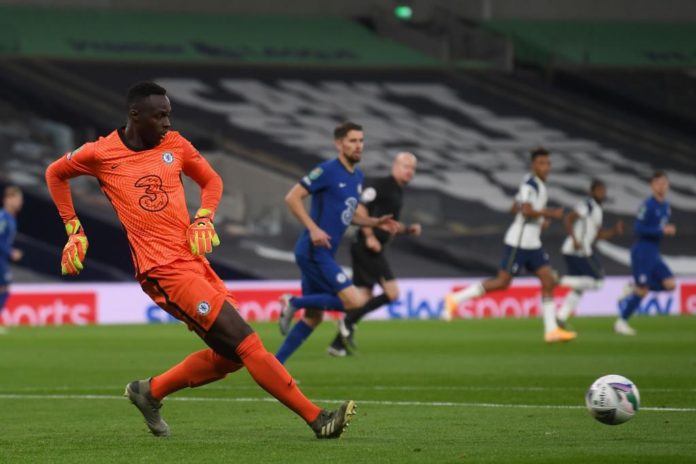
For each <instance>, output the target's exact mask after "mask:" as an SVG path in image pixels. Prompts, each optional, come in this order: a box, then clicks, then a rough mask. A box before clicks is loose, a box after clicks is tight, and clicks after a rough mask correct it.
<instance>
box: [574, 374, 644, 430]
mask: <svg viewBox="0 0 696 464" xmlns="http://www.w3.org/2000/svg"><path fill="white" fill-rule="evenodd" d="M585 404H586V405H587V409H588V411H590V414H592V417H594V418H595V419H597V420H598V421H599V422H601V423H603V424H608V425H619V424H623V423H624V422H626V421H628V420H630V419H631V418H632V417H633V416H634V415H635V414H636V412H638V408H639V407H640V394H639V393H638V388H637V387H636V385H635V384H634V383H633V382H631V381H630V380H629V379H627V378H626V377H623V376H621V375H613V374H612V375H605V376H603V377H600V378H598V379H597V380H595V381H594V383H593V384H592V385H591V386H590V389H589V390H588V391H587V394H586V395H585Z"/></svg>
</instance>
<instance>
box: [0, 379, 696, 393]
mask: <svg viewBox="0 0 696 464" xmlns="http://www.w3.org/2000/svg"><path fill="white" fill-rule="evenodd" d="M298 383H299V382H298ZM344 387H350V388H354V389H358V390H375V391H513V392H550V391H584V390H585V389H584V388H575V387H522V386H520V387H515V386H502V385H501V386H496V385H345V384H344V385H307V386H306V388H307V389H314V390H321V389H332V390H334V389H336V388H344ZM588 387H589V385H588ZM122 388H123V386H120V385H51V386H50V387H15V388H11V389H9V388H8V389H2V388H0V394H2V393H16V392H34V391H35V392H45V391H94V390H102V391H117V390H121V389H122ZM204 389H205V390H219V391H227V392H231V391H238V390H258V389H259V387H258V386H257V385H234V384H230V385H227V386H223V385H206V386H205V387H204ZM640 391H641V392H666V393H669V392H696V388H661V387H654V388H649V387H648V388H641V389H640Z"/></svg>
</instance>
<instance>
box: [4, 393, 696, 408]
mask: <svg viewBox="0 0 696 464" xmlns="http://www.w3.org/2000/svg"><path fill="white" fill-rule="evenodd" d="M124 399H125V398H124V397H123V396H117V395H64V394H41V395H32V394H21V393H3V394H0V400H124ZM167 401H182V402H187V401H188V402H222V403H275V402H277V401H278V400H276V399H275V398H253V397H248V398H244V397H239V398H213V397H200V396H180V397H173V398H171V397H170V398H167ZM312 401H314V402H321V403H340V402H342V401H343V400H340V399H325V398H313V399H312ZM355 402H356V403H358V404H359V405H360V404H372V405H376V406H425V407H435V408H495V409H505V408H508V409H585V406H582V405H563V404H514V403H511V404H506V403H473V402H469V403H466V402H464V403H459V402H452V401H397V400H355ZM640 410H641V411H653V412H696V408H674V407H659V406H656V407H643V408H640Z"/></svg>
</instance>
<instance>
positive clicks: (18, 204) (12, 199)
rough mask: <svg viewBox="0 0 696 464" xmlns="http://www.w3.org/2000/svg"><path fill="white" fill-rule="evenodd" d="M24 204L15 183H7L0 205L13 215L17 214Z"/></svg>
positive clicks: (20, 192) (22, 196)
mask: <svg viewBox="0 0 696 464" xmlns="http://www.w3.org/2000/svg"><path fill="white" fill-rule="evenodd" d="M23 204H24V195H22V191H21V190H20V188H19V187H17V186H16V185H8V186H7V187H5V192H4V195H3V197H2V207H3V208H4V209H5V211H7V212H8V213H10V214H12V215H13V216H14V215H15V214H17V213H18V212H19V211H20V210H21V209H22V205H23Z"/></svg>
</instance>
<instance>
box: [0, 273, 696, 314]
mask: <svg viewBox="0 0 696 464" xmlns="http://www.w3.org/2000/svg"><path fill="white" fill-rule="evenodd" d="M628 280H629V278H628V277H609V278H607V280H606V283H605V285H604V287H603V288H602V289H601V290H598V291H593V292H587V293H586V294H585V297H584V298H583V299H582V301H581V302H580V306H579V308H578V311H577V313H578V314H577V315H578V316H615V315H616V301H617V299H618V298H619V296H620V294H621V292H622V290H623V287H624V285H625V284H626V282H627V281H628ZM476 281H478V279H403V280H400V281H399V284H400V287H401V298H400V299H399V300H398V301H396V302H395V303H393V304H391V305H389V306H386V307H383V308H381V309H379V310H377V311H375V312H374V313H372V314H371V315H370V316H369V318H370V319H438V318H439V317H440V315H441V312H442V307H443V299H442V297H443V295H444V294H445V293H446V292H449V291H452V290H454V289H457V288H461V287H464V286H467V285H469V284H471V283H473V282H476ZM228 286H229V287H230V289H232V291H233V292H234V294H235V297H236V298H237V300H238V303H239V308H240V311H241V312H242V314H243V316H244V317H245V318H246V319H247V320H249V321H272V320H276V319H277V318H278V311H279V308H280V306H279V303H278V297H279V296H280V295H281V294H283V293H288V292H290V293H296V294H298V293H299V283H298V282H296V281H260V282H234V283H232V282H228ZM566 292H567V289H562V288H561V289H559V290H558V291H557V297H558V301H559V302H560V300H561V298H562V296H563V295H564V294H565V293H566ZM539 307H540V299H539V286H538V284H537V282H536V281H535V279H532V278H521V279H517V280H516V281H515V282H514V285H513V286H512V287H511V288H510V289H509V290H507V291H505V292H498V293H493V294H490V295H487V296H484V297H482V298H478V299H476V300H472V301H470V302H466V303H463V304H462V305H461V306H460V307H459V309H458V312H457V314H456V317H457V318H464V319H473V318H484V317H537V316H538V315H539V313H540V311H539V309H540V308H539ZM640 314H647V315H696V278H682V279H678V285H677V289H676V291H675V292H673V293H671V294H668V293H661V294H650V295H649V296H648V297H647V298H646V299H645V300H643V303H642V305H641V308H640ZM336 316H337V313H334V314H333V317H336ZM173 321H174V320H173V318H171V317H170V316H169V315H168V314H167V313H165V312H164V311H162V310H161V309H160V308H159V307H157V306H156V305H155V304H154V303H153V302H152V301H150V299H149V298H148V297H147V295H145V294H144V293H143V292H142V290H141V289H140V287H139V286H138V285H137V284H15V285H13V286H12V294H11V296H10V299H9V300H8V302H7V307H6V308H5V310H4V311H3V312H2V313H0V322H1V323H2V325H6V326H13V325H36V326H39V325H84V324H148V323H150V324H152V323H167V322H173Z"/></svg>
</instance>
